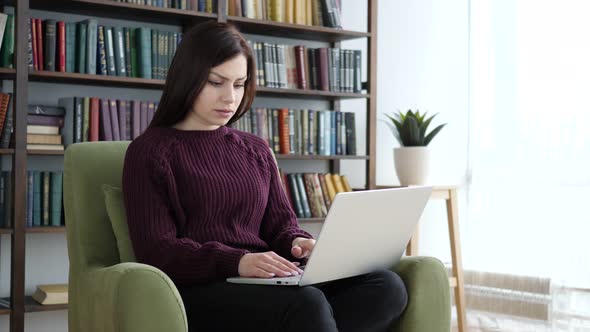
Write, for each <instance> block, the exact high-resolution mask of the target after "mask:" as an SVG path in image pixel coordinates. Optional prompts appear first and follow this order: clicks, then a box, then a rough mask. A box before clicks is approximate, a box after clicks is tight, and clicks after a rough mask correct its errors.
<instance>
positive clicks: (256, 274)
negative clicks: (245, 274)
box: [254, 267, 275, 278]
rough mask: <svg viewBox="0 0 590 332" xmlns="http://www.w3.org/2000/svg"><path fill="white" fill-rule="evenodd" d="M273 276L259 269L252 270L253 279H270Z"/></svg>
mask: <svg viewBox="0 0 590 332" xmlns="http://www.w3.org/2000/svg"><path fill="white" fill-rule="evenodd" d="M274 276H275V274H274V273H272V272H268V271H265V270H263V269H261V268H259V267H255V268H254V277H258V278H272V277H274Z"/></svg>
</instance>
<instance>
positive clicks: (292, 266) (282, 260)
mask: <svg viewBox="0 0 590 332" xmlns="http://www.w3.org/2000/svg"><path fill="white" fill-rule="evenodd" d="M271 256H272V258H274V259H275V260H276V261H279V262H280V263H282V264H283V265H285V266H286V267H287V268H289V270H290V271H291V272H297V273H298V274H299V273H302V272H303V271H301V269H299V268H298V267H297V266H296V265H295V264H293V262H290V261H289V260H288V259H285V258H283V257H281V256H279V255H278V254H277V253H275V252H271Z"/></svg>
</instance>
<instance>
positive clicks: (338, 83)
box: [248, 41, 362, 93]
mask: <svg viewBox="0 0 590 332" xmlns="http://www.w3.org/2000/svg"><path fill="white" fill-rule="evenodd" d="M248 43H249V44H250V48H252V50H253V52H254V57H255V60H256V67H257V72H256V84H257V85H259V86H266V87H269V88H282V89H285V88H286V89H304V90H308V89H309V90H321V91H332V92H356V93H359V92H361V90H362V86H361V66H362V62H361V60H362V59H361V57H362V53H361V51H360V50H349V49H342V48H327V47H320V48H308V47H307V46H305V45H282V44H273V43H267V42H256V41H248Z"/></svg>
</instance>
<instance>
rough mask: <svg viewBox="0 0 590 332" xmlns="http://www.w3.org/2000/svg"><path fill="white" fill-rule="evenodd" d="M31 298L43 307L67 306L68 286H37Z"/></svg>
mask: <svg viewBox="0 0 590 332" xmlns="http://www.w3.org/2000/svg"><path fill="white" fill-rule="evenodd" d="M32 298H33V299H34V300H35V301H37V302H38V303H39V304H43V305H51V304H67V303H68V284H47V285H37V290H35V292H34V293H33V295H32Z"/></svg>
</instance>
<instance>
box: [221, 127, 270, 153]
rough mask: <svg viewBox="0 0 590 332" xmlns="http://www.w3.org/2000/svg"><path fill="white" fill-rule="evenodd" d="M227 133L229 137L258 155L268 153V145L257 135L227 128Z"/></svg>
mask: <svg viewBox="0 0 590 332" xmlns="http://www.w3.org/2000/svg"><path fill="white" fill-rule="evenodd" d="M228 131H229V135H230V136H232V137H233V138H235V139H237V140H239V141H241V142H243V143H244V145H246V146H248V147H249V148H251V149H253V150H255V151H257V152H259V153H262V154H266V153H267V152H268V151H270V150H269V149H270V148H269V146H268V143H267V142H266V141H265V140H264V139H263V138H261V137H259V136H257V135H254V134H251V133H247V132H244V131H241V130H237V129H234V128H228Z"/></svg>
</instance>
